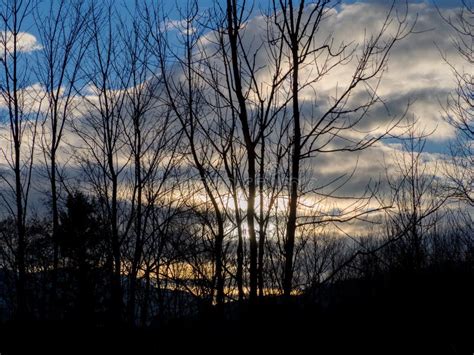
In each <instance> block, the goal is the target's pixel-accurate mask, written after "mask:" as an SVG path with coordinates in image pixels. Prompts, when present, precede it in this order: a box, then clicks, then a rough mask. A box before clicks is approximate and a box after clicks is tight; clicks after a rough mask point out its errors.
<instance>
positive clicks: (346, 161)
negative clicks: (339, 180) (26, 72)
mask: <svg viewBox="0 0 474 355" xmlns="http://www.w3.org/2000/svg"><path fill="white" fill-rule="evenodd" d="M123 3H124V4H125V5H126V6H130V5H133V1H132V0H125V1H123ZM175 3H176V5H177V6H174V5H173V3H172V2H166V5H165V11H166V7H168V10H169V19H170V21H173V20H176V19H178V18H179V11H178V10H177V7H179V6H184V5H185V1H181V0H178V1H176V2H175ZM213 3H214V1H213V0H198V4H199V6H200V9H202V10H203V11H204V9H206V8H208V7H210V6H212V4H213ZM255 4H256V8H258V7H261V8H264V7H266V6H268V4H269V2H268V1H266V0H265V1H263V0H262V1H256V2H255ZM388 4H389V2H388V1H378V0H366V1H364V2H356V1H353V0H350V1H343V2H342V3H341V5H340V6H338V7H337V9H336V12H335V13H334V15H333V16H331V17H330V18H329V19H328V21H327V24H325V28H324V29H323V31H325V32H326V33H331V34H333V36H334V38H335V40H336V42H337V41H342V40H347V39H348V38H350V39H354V40H359V41H360V40H363V34H364V31H368V32H370V31H372V30H373V31H375V30H376V29H377V28H378V27H377V26H378V25H380V23H378V20H379V19H380V18H381V17H383V14H384V13H385V12H386V10H387V7H388ZM409 4H410V5H409V20H410V21H414V20H415V18H417V25H416V30H417V33H415V34H413V35H410V36H409V37H408V38H407V39H406V40H404V41H402V42H401V43H399V44H397V45H396V46H395V48H394V49H393V51H392V53H391V56H390V60H389V65H388V67H387V70H386V72H385V73H384V78H383V81H382V84H381V86H380V88H379V93H380V95H381V97H383V99H384V101H385V103H386V105H385V106H383V107H382V106H379V107H377V108H375V109H374V110H373V111H372V112H371V118H370V120H369V124H370V125H371V127H372V128H373V127H376V126H377V125H379V124H380V125H382V124H383V123H384V122H385V121H384V120H386V119H387V117H394V116H396V115H400V114H401V113H402V112H403V111H404V110H405V109H406V107H407V104H410V107H409V111H408V112H409V115H410V116H411V117H414V118H416V119H417V120H418V122H419V123H418V128H419V130H420V131H424V132H432V134H431V136H430V137H429V138H428V142H427V144H426V146H425V153H424V158H425V160H426V161H428V162H432V164H435V163H436V162H437V161H439V160H440V159H443V154H444V153H446V152H447V151H448V147H449V144H448V142H449V140H450V139H453V138H454V136H455V132H454V130H453V129H452V127H451V126H450V125H449V124H447V123H446V121H445V120H444V119H443V108H442V105H443V103H445V102H446V99H447V97H448V95H449V94H450V93H452V92H453V90H454V88H455V81H454V77H453V73H452V71H451V69H450V67H449V66H448V65H447V64H446V63H445V62H444V61H443V60H442V57H441V53H444V54H446V55H447V57H448V58H449V60H450V61H451V63H452V64H454V65H455V66H456V67H458V68H464V69H466V68H465V66H464V64H463V63H462V62H461V61H460V60H459V57H458V56H457V53H456V50H455V48H454V47H453V46H452V42H451V38H450V30H449V28H448V26H447V25H446V24H445V23H444V22H443V21H442V20H441V18H440V16H439V14H438V12H437V10H436V8H435V7H434V6H433V2H432V1H410V2H409ZM436 4H437V5H438V6H439V7H440V8H441V11H442V12H443V13H444V14H445V15H449V14H450V13H452V11H453V9H454V8H455V7H456V6H458V5H459V4H460V1H454V0H438V1H436ZM46 5H48V6H49V3H48V1H45V2H43V6H46ZM123 14H126V12H125V11H123ZM258 16H259V13H258V12H256V13H255V15H254V17H252V18H250V20H249V23H248V27H247V30H246V36H247V38H246V39H244V40H245V41H247V42H248V43H251V42H252V40H253V39H254V38H255V37H256V36H258V35H259V33H260V32H261V29H262V28H261V20H260V19H259V17H258ZM25 28H26V29H29V31H28V32H29V35H27V36H25V37H24V39H25V51H30V52H31V53H33V52H34V51H35V50H37V49H38V48H40V46H41V43H39V42H38V38H37V34H36V33H35V30H34V25H33V23H30V24H27V25H26V27H25ZM171 31H172V32H173V31H174V32H175V33H176V32H177V31H176V30H173V29H172V30H171ZM261 60H262V61H263V62H264V61H265V58H262V59H261ZM351 70H353V68H352V67H351V66H350V65H348V66H345V67H343V68H342V69H341V70H339V71H337V72H336V73H334V75H333V76H330V77H329V78H328V79H327V80H325V81H323V82H321V83H320V85H319V87H318V88H319V91H318V95H319V98H318V99H319V100H321V101H324V98H325V97H330V96H331V93H332V92H334V90H335V89H336V87H337V86H338V85H341V83H342V82H343V79H341V78H345V77H348V75H350V73H351ZM303 75H305V74H304V73H303ZM308 75H309V74H308ZM305 95H306V96H305ZM312 95H314V93H313V92H308V93H305V92H303V93H302V95H301V96H302V99H303V100H307V101H308V102H310V101H312V100H314V99H315V98H314V97H313V96H312ZM303 112H304V107H303ZM371 127H367V128H371ZM399 144H400V141H398V140H396V139H388V140H385V141H383V142H381V143H380V144H378V145H377V146H376V147H375V148H372V149H369V150H367V151H364V152H361V153H360V156H359V160H358V164H359V172H358V175H357V178H355V179H354V180H353V181H352V182H351V183H349V184H348V185H347V187H346V189H347V190H348V191H357V190H362V189H363V188H364V186H365V184H366V182H367V181H369V180H370V179H372V178H374V177H377V176H380V175H381V174H383V173H384V171H383V169H384V168H383V166H382V165H383V163H384V160H388V161H389V162H390V161H391V159H392V157H393V156H394V155H395V154H396V153H397V152H398V149H399ZM353 164H354V158H353V157H349V156H347V155H345V156H341V157H339V160H338V164H337V165H331V166H330V167H328V169H326V170H327V171H326V173H325V174H326V178H327V179H328V180H329V179H331V178H333V177H334V176H337V175H339V174H341V173H342V172H343V171H345V170H350V169H351V168H352V167H353ZM316 165H317V164H316ZM327 165H328V164H327ZM328 166H329V165H328Z"/></svg>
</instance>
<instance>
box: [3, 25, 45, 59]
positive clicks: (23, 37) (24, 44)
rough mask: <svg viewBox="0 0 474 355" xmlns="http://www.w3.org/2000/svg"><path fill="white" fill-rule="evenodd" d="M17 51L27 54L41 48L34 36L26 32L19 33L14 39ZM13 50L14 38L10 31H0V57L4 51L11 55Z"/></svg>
mask: <svg viewBox="0 0 474 355" xmlns="http://www.w3.org/2000/svg"><path fill="white" fill-rule="evenodd" d="M16 46H17V51H19V52H23V53H29V52H33V51H36V50H39V49H41V48H42V46H41V44H40V43H39V42H38V40H37V39H36V37H35V36H33V35H32V34H31V33H27V32H19V33H18V35H17V39H16ZM13 48H14V37H13V33H12V32H10V31H0V50H1V53H2V54H0V55H3V53H4V51H5V50H6V51H7V53H11V52H12V51H13Z"/></svg>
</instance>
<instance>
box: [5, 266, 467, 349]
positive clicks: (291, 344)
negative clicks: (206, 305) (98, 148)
mask: <svg viewBox="0 0 474 355" xmlns="http://www.w3.org/2000/svg"><path fill="white" fill-rule="evenodd" d="M472 281H473V278H472V269H471V268H468V269H465V268H464V269H463V270H455V271H452V272H446V271H445V270H444V271H443V272H436V270H430V271H429V272H426V271H425V272H423V273H421V274H420V275H416V276H414V275H413V274H411V275H406V274H403V273H402V274H400V273H398V274H393V275H384V276H383V277H378V278H377V277H376V278H372V279H371V280H354V281H350V280H349V281H344V282H341V283H337V284H335V285H332V286H330V287H326V288H319V289H318V290H317V292H316V295H317V296H315V294H313V295H312V296H311V297H309V296H301V297H295V298H293V299H292V300H291V302H289V303H288V302H284V300H283V299H281V298H265V299H264V300H261V301H260V302H259V304H257V305H254V306H250V305H248V304H244V305H240V306H239V305H237V304H228V305H227V306H226V308H225V309H224V311H223V312H224V314H225V316H224V317H222V313H219V312H218V311H217V310H216V309H211V310H208V311H207V312H204V313H202V314H200V315H196V316H194V317H189V318H186V319H177V320H174V321H169V322H167V323H166V324H152V325H151V326H150V327H149V328H146V329H131V328H129V327H127V326H115V327H107V328H105V327H102V328H97V327H91V326H85V325H82V326H81V325H80V324H77V323H72V322H71V323H66V322H58V323H54V322H33V323H29V324H26V325H25V324H22V325H21V326H20V325H19V324H15V323H6V324H3V325H2V327H1V328H0V350H1V354H2V355H5V354H40V353H46V354H70V353H81V354H92V353H100V354H119V353H120V354H122V353H123V354H158V353H165V352H166V353H167V354H169V353H170V351H172V352H173V353H175V352H177V353H181V352H192V353H196V352H200V353H227V352H229V351H232V352H234V351H238V352H242V353H244V352H245V353H255V352H258V351H259V352H261V353H262V354H271V353H274V352H276V353H280V352H285V351H286V352H287V353H288V354H297V353H303V354H357V353H362V354H469V355H472V354H473V351H474V326H473V324H474V317H473V316H474V312H473V301H474V293H473V287H472V286H473V283H472ZM315 297H316V299H317V301H315Z"/></svg>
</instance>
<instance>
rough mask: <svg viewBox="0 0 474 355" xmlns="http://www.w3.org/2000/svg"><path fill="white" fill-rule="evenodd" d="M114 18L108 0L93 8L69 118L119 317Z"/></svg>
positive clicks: (121, 162) (120, 165)
mask: <svg viewBox="0 0 474 355" xmlns="http://www.w3.org/2000/svg"><path fill="white" fill-rule="evenodd" d="M115 16H116V13H115V11H114V8H113V7H112V5H111V4H106V5H104V6H94V7H93V8H92V10H91V20H90V26H89V27H90V28H89V33H88V34H89V35H90V38H91V39H90V41H91V43H90V48H89V49H88V52H87V53H86V56H85V58H87V61H86V63H85V64H84V65H83V66H81V72H82V73H84V75H85V76H86V79H87V82H88V87H89V88H90V90H91V92H90V93H89V94H88V95H83V97H84V98H85V108H82V110H84V112H82V118H81V119H80V120H74V121H73V122H72V127H73V131H74V132H75V133H76V135H77V136H78V137H79V138H80V142H81V143H82V146H81V147H74V149H76V154H75V156H76V157H77V158H78V160H79V162H80V164H81V165H82V168H83V172H84V174H85V176H86V179H87V180H88V182H89V183H90V186H91V187H92V188H93V191H94V192H95V193H96V194H97V196H98V199H99V202H100V203H102V204H103V206H104V208H105V213H106V216H107V220H108V221H109V231H108V232H109V237H110V265H111V275H110V276H111V279H110V285H111V309H110V311H111V315H112V317H113V318H116V319H121V317H122V285H121V284H122V276H121V275H122V252H121V244H122V239H123V238H124V236H123V235H121V233H120V232H121V231H120V226H121V220H120V217H124V218H126V217H125V216H120V214H119V203H120V193H121V192H123V189H122V190H119V189H120V182H121V181H122V179H123V175H124V171H125V169H126V167H127V164H128V162H129V161H130V157H129V156H128V155H127V154H126V152H125V151H124V146H125V144H126V141H125V140H124V139H122V137H123V135H124V126H123V115H124V103H125V101H126V97H127V96H126V95H125V93H126V89H127V88H124V87H122V80H121V76H120V75H119V74H118V72H117V70H122V68H118V65H119V64H118V63H119V62H120V61H121V60H123V57H122V55H123V53H122V52H121V51H120V50H119V48H118V45H119V43H120V42H119V41H117V40H116V38H115V36H116V23H114V22H113V18H114V17H115Z"/></svg>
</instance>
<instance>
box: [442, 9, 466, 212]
mask: <svg viewBox="0 0 474 355" xmlns="http://www.w3.org/2000/svg"><path fill="white" fill-rule="evenodd" d="M438 11H439V10H438ZM439 13H440V15H441V17H442V18H443V19H444V21H445V22H446V23H448V24H449V26H450V27H451V28H452V30H453V32H454V35H453V45H454V47H455V48H456V49H457V51H458V54H459V57H460V58H461V59H462V60H463V62H464V63H465V64H467V66H468V67H472V65H473V64H474V54H473V53H474V52H473V39H474V29H473V27H474V25H473V23H472V18H473V15H474V5H473V3H472V1H470V0H463V1H462V7H461V9H460V10H459V12H458V13H456V14H455V16H453V17H445V16H444V15H443V14H442V12H441V11H439ZM441 54H442V56H443V59H444V60H445V61H446V63H448V65H449V66H450V67H451V69H452V71H453V73H454V77H455V78H456V83H457V88H456V90H455V92H454V93H453V94H451V95H450V96H449V97H448V100H447V104H446V106H445V108H444V110H445V118H446V120H447V121H448V122H449V123H450V124H451V125H452V126H453V127H454V128H455V130H456V140H455V141H454V144H452V146H451V156H452V160H451V164H449V166H447V167H446V169H445V170H446V175H447V177H448V179H449V182H450V184H449V186H448V190H449V191H450V193H451V194H452V195H453V196H455V197H457V198H459V199H461V200H463V201H465V202H467V203H468V204H470V205H471V206H473V205H474V195H473V186H474V173H473V166H474V152H473V140H474V102H473V96H474V94H473V93H474V79H473V75H472V71H469V70H466V69H465V68H459V67H457V66H456V65H454V64H452V63H451V62H450V59H449V58H447V56H446V54H444V53H441Z"/></svg>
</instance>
